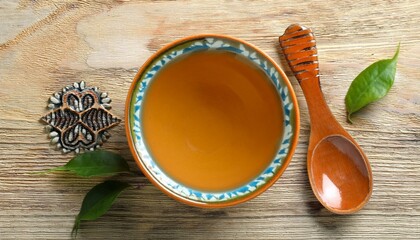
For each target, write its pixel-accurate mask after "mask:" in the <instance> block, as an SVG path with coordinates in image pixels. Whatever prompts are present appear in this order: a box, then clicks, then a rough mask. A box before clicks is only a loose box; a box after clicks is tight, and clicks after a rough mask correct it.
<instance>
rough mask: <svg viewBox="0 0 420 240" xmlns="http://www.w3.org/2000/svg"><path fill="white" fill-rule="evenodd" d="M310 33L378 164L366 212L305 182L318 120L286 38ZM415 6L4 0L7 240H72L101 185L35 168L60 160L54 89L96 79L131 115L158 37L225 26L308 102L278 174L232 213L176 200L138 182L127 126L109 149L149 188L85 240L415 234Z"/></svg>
mask: <svg viewBox="0 0 420 240" xmlns="http://www.w3.org/2000/svg"><path fill="white" fill-rule="evenodd" d="M295 22H298V23H301V24H304V25H307V26H309V27H311V28H312V29H313V30H314V32H315V34H316V36H317V42H318V51H319V61H320V71H321V75H322V76H321V84H322V87H323V92H324V95H325V98H326V101H327V103H328V104H329V106H330V108H331V110H332V112H333V114H334V115H335V116H336V118H337V120H338V121H339V122H340V123H341V124H342V125H343V126H344V128H346V130H348V131H349V132H350V134H351V135H352V136H354V138H355V139H356V141H358V143H359V144H360V145H361V147H362V148H363V150H364V151H365V153H366V155H367V156H368V158H369V159H370V163H371V165H372V170H373V175H374V190H373V195H372V198H371V200H370V202H369V203H368V204H367V205H366V207H365V208H364V209H363V210H362V211H360V212H358V213H357V214H354V215H350V216H339V215H333V214H331V213H329V212H328V211H326V210H325V209H323V208H322V207H321V206H320V204H319V203H318V202H317V201H316V199H315V197H314V196H313V194H312V192H311V189H310V187H309V183H308V180H307V176H306V168H305V166H306V162H305V161H306V151H307V144H308V136H309V118H308V112H307V108H306V103H305V101H304V98H303V95H302V92H301V90H300V88H299V86H298V84H297V82H296V80H295V79H294V77H292V74H291V72H290V71H289V69H288V68H287V67H286V66H287V64H285V62H284V59H283V57H282V56H280V54H279V53H278V51H279V46H278V43H277V38H278V36H279V35H281V34H282V33H283V31H284V29H285V28H286V27H287V26H288V25H289V24H291V23H295ZM419 22H420V2H418V1H414V0H413V1H335V2H334V3H332V2H329V1H303V0H299V1H281V2H280V1H211V0H209V1H207V0H203V1H192V0H191V1H102V2H101V1H86V0H85V1H75V0H56V1H47V0H38V1H31V0H24V1H20V2H19V3H15V1H11V0H10V1H9V0H3V1H1V2H0V100H1V101H0V239H69V238H70V231H71V228H72V225H73V221H74V217H75V215H76V214H77V212H78V210H79V207H80V203H81V200H82V199H83V196H84V194H85V193H86V192H87V191H88V190H89V189H90V188H91V187H92V186H94V184H95V183H98V182H100V181H101V180H102V179H80V178H77V177H73V176H70V175H47V176H38V175H33V174H31V173H33V172H34V171H39V170H44V169H49V168H52V167H54V166H59V165H62V164H64V163H65V162H66V161H68V160H69V158H70V157H71V155H63V154H61V153H60V152H59V151H56V150H54V149H53V148H52V147H51V146H49V144H48V139H47V137H46V134H45V133H44V132H43V125H42V124H41V123H40V122H39V118H40V117H41V116H42V115H44V114H45V113H46V112H47V109H46V108H45V107H46V104H47V99H48V97H49V96H50V94H52V93H53V92H55V91H57V90H59V89H60V88H62V87H63V86H65V85H68V84H71V83H73V82H74V81H81V80H84V81H85V82H86V83H87V84H89V85H95V86H100V88H101V89H102V90H104V91H107V92H109V95H110V97H111V98H112V99H113V110H112V111H113V113H114V114H116V115H118V116H120V117H122V116H123V115H124V101H125V97H126V94H127V90H128V88H129V86H130V83H131V81H132V79H133V77H134V75H135V74H136V71H137V69H138V68H139V67H140V66H141V64H142V63H143V62H144V61H145V60H146V59H147V58H148V57H149V56H150V55H151V54H152V53H153V52H155V51H156V50H158V49H159V48H160V47H162V46H163V45H165V44H167V43H169V42H170V41H172V40H175V39H177V38H180V37H184V36H187V35H192V34H197V33H206V32H210V33H220V34H228V35H232V36H234V37H239V38H242V39H244V40H246V41H249V42H250V43H252V44H255V45H256V46H258V47H260V48H261V49H262V50H264V51H265V52H266V53H267V54H269V55H270V56H271V57H273V58H274V59H275V60H276V61H277V62H278V63H279V64H281V66H282V67H283V68H284V69H285V70H286V73H287V74H288V76H289V77H290V80H291V82H292V84H293V86H294V89H295V91H296V94H297V96H298V100H299V104H300V107H301V119H302V124H301V136H300V138H299V145H298V147H297V150H296V153H295V155H294V158H293V160H292V163H291V164H290V166H289V168H288V169H287V170H286V172H285V173H284V175H283V176H282V177H281V178H280V180H279V181H278V182H277V183H276V184H275V185H274V186H273V187H271V188H270V189H269V190H268V191H267V192H266V193H264V194H263V195H261V196H259V197H258V198H256V199H254V200H252V201H250V202H247V203H245V204H242V205H239V206H237V207H233V208H227V209H220V210H203V209H197V208H192V207H188V206H185V205H183V204H181V203H178V202H175V201H173V200H171V199H169V198H168V197H166V196H165V195H164V194H163V193H161V192H160V191H159V190H157V189H156V188H155V187H153V186H152V185H151V184H150V183H149V182H148V180H147V179H145V178H144V177H143V176H141V174H140V172H139V170H137V168H136V167H135V165H134V163H133V159H132V157H131V155H130V153H129V150H128V146H127V143H126V139H125V135H124V125H119V126H118V127H116V128H115V129H113V130H112V131H111V133H112V135H113V136H112V137H111V139H110V140H109V142H107V143H106V144H105V145H104V147H105V148H107V149H110V150H114V151H117V152H119V153H121V154H122V155H124V156H125V157H126V159H128V160H129V161H130V164H131V166H132V168H133V169H136V171H137V173H138V175H139V176H136V177H133V176H122V177H121V179H123V180H127V181H129V182H130V183H132V184H135V185H139V186H141V189H140V190H134V189H133V190H129V191H127V192H125V193H124V194H123V195H122V196H121V198H120V199H119V200H118V201H117V203H116V204H115V205H114V207H113V208H112V210H111V211H110V212H109V213H107V214H106V215H105V216H104V217H102V218H100V219H99V220H97V221H94V222H86V223H84V224H83V226H82V229H81V231H80V236H79V237H80V239H185V238H186V239H199V238H201V239H207V238H211V239H235V238H236V239H307V238H324V239H331V238H333V239H335V238H346V239H350V238H351V239H353V238H359V239H366V238H377V239H396V238H401V239H409V238H419V236H420V227H419V223H420V150H419V147H420V144H419V143H420V125H419V121H420V107H419V104H420V95H419V92H420V81H419V79H420V64H419V62H420V57H419V56H420V39H419V32H420V25H419V24H418V23H419ZM398 42H401V52H400V57H399V62H398V70H397V76H396V80H395V83H394V86H393V88H392V89H391V91H390V92H389V94H388V95H387V96H386V97H385V98H383V99H382V100H380V101H378V102H375V103H373V104H371V105H370V106H368V107H366V108H365V109H363V110H362V111H361V112H360V113H357V114H355V115H354V118H353V119H354V122H355V124H353V125H350V124H348V123H346V121H345V119H346V117H345V106H344V96H345V94H346V91H347V89H348V87H349V85H350V83H351V81H352V79H353V78H354V77H355V76H356V75H357V74H358V73H359V72H360V71H361V70H363V69H364V68H365V67H367V66H368V65H369V64H370V63H372V62H373V61H375V60H378V59H382V58H389V57H392V55H393V53H394V51H395V49H396V46H397V43H398Z"/></svg>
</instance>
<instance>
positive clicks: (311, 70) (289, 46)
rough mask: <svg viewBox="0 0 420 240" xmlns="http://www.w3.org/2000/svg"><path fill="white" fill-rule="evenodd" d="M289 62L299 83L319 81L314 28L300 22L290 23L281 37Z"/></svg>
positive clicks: (281, 44)
mask: <svg viewBox="0 0 420 240" xmlns="http://www.w3.org/2000/svg"><path fill="white" fill-rule="evenodd" d="M279 42H280V46H281V48H282V50H283V53H284V55H285V56H286V60H287V63H288V64H289V66H290V69H292V71H293V74H294V75H295V77H296V79H297V80H298V82H299V84H302V81H311V82H312V83H311V84H313V83H315V82H316V83H319V64H318V51H317V49H316V42H315V36H314V34H313V33H312V30H311V29H309V28H306V27H304V26H300V25H298V24H293V25H290V26H289V27H288V28H287V29H286V31H285V32H284V34H283V35H282V36H280V37H279Z"/></svg>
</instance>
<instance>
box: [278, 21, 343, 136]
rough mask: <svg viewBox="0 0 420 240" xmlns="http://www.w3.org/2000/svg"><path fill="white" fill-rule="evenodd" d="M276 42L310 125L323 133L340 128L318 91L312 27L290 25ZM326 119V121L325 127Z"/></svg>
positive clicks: (315, 50)
mask: <svg viewBox="0 0 420 240" xmlns="http://www.w3.org/2000/svg"><path fill="white" fill-rule="evenodd" d="M279 42H280V46H281V49H282V51H283V53H284V55H285V57H286V60H287V63H288V64H289V66H290V69H291V70H292V72H293V74H294V75H295V77H296V79H297V80H298V82H299V84H300V86H301V88H302V90H303V94H304V95H305V98H306V103H307V104H308V109H309V116H310V120H311V126H312V127H316V128H320V129H321V132H322V133H323V135H327V134H331V133H332V130H333V129H342V128H341V126H340V124H338V122H337V120H336V119H335V118H334V116H333V115H332V113H331V111H330V109H329V107H328V105H327V103H326V102H325V99H324V95H323V94H322V91H321V84H320V81H319V63H318V51H317V49H316V41H315V36H314V34H313V32H312V30H311V29H310V28H307V27H304V26H301V25H298V24H293V25H290V26H289V27H288V28H287V29H286V31H285V32H284V34H283V35H282V36H280V37H279ZM325 122H328V123H329V124H328V126H326V125H325ZM333 126H334V127H333ZM343 131H344V130H342V132H343Z"/></svg>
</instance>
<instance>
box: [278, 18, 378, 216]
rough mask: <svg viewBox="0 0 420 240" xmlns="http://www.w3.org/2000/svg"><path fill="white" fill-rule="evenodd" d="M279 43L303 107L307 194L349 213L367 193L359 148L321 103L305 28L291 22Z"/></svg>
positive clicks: (368, 180)
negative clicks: (306, 117)
mask: <svg viewBox="0 0 420 240" xmlns="http://www.w3.org/2000/svg"><path fill="white" fill-rule="evenodd" d="M279 41H280V45H281V48H282V50H283V53H284V55H285V56H286V60H287V62H288V64H289V66H290V68H291V70H292V71H293V74H294V75H295V77H296V79H297V80H298V82H299V84H300V86H301V87H302V90H303V93H304V95H305V98H306V102H307V104H308V109H309V115H310V121H311V134H310V139H309V147H308V156H307V169H308V175H309V181H310V183H311V187H312V191H313V192H314V194H315V196H316V198H317V199H318V200H319V201H320V202H321V204H322V205H324V207H325V208H327V209H328V210H330V211H331V212H334V213H338V214H349V213H354V212H356V211H358V210H360V209H361V208H362V207H363V206H364V205H365V204H366V203H367V202H368V201H369V198H370V196H371V194H372V170H371V168H370V165H369V162H368V159H367V157H366V155H365V154H364V153H363V151H362V149H361V148H360V147H359V145H358V144H357V143H356V141H355V140H354V139H353V138H352V137H351V136H350V135H349V134H348V133H347V132H346V130H344V128H343V127H342V126H341V125H340V124H339V123H338V122H337V120H336V119H335V118H334V116H333V115H332V113H331V111H330V109H329V108H328V105H327V103H326V102H325V100H324V96H323V94H322V91H321V85H320V81H319V65H318V55H317V49H316V42H315V37H314V35H313V33H312V31H311V29H308V28H306V27H303V26H300V25H296V24H294V25H291V26H289V27H288V28H287V29H286V31H285V32H284V34H283V35H282V36H280V38H279Z"/></svg>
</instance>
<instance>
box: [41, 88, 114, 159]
mask: <svg viewBox="0 0 420 240" xmlns="http://www.w3.org/2000/svg"><path fill="white" fill-rule="evenodd" d="M110 103H111V99H110V98H109V97H108V94H107V93H106V92H101V91H99V89H98V88H97V87H87V86H86V84H85V82H84V81H81V82H79V83H77V82H75V83H74V84H73V85H70V86H67V87H64V88H63V89H62V90H61V91H59V92H56V93H54V94H53V95H52V96H51V97H50V99H49V103H48V108H49V109H50V110H51V111H50V112H49V113H48V114H47V115H45V116H43V117H42V118H41V121H43V122H44V123H46V124H48V125H47V126H46V130H47V132H48V137H49V138H51V144H54V145H56V146H57V148H58V149H62V151H63V152H64V153H67V152H71V151H74V152H76V153H79V152H80V151H81V150H90V151H93V150H94V149H96V148H99V147H100V146H101V145H102V144H103V143H104V142H105V141H106V140H108V138H109V137H110V136H111V135H110V134H109V133H108V129H110V128H112V127H114V126H116V125H118V124H119V123H120V122H121V119H119V118H118V117H116V116H114V115H113V114H112V113H111V112H109V111H108V110H109V109H111V104H110Z"/></svg>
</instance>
